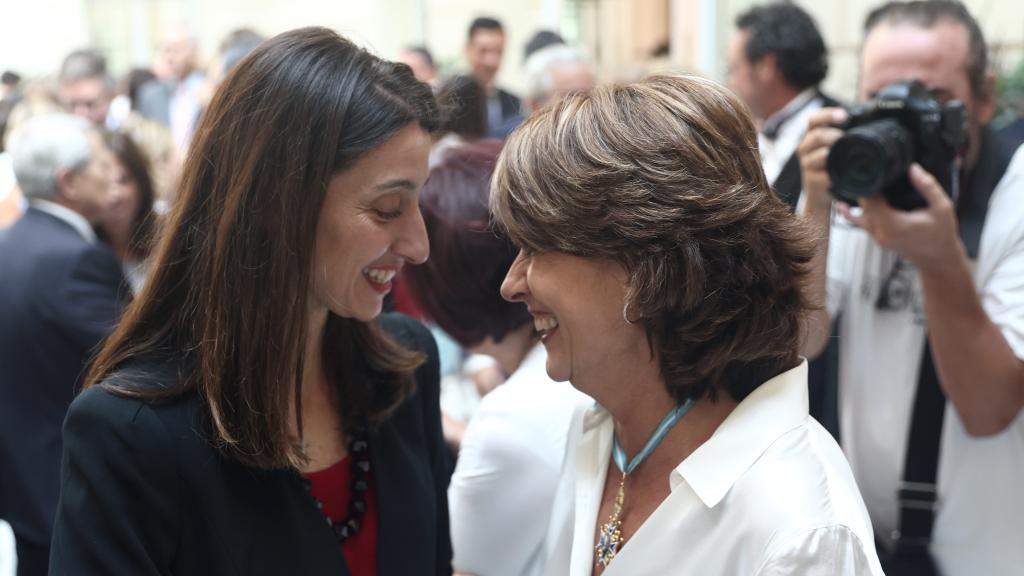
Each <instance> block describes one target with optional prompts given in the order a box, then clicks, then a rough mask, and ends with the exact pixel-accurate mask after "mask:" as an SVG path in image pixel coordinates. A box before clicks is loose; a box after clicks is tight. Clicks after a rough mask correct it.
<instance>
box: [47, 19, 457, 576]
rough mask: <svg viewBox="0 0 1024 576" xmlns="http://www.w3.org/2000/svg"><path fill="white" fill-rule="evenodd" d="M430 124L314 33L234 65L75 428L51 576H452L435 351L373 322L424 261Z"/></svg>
mask: <svg viewBox="0 0 1024 576" xmlns="http://www.w3.org/2000/svg"><path fill="white" fill-rule="evenodd" d="M436 126H437V118H436V104H435V102H434V100H433V96H432V94H431V92H430V88H429V87H427V86H426V85H424V84H421V83H419V82H417V81H416V80H415V79H414V78H413V76H412V73H411V71H410V70H409V68H408V67H406V66H405V65H401V64H395V63H391V62H386V61H383V60H380V59H378V58H376V57H374V56H372V55H370V54H369V53H367V52H366V51H364V50H362V49H360V48H358V47H356V46H355V45H353V44H352V43H350V42H349V41H347V40H345V39H343V38H341V37H339V36H338V35H336V34H335V33H333V32H331V31H329V30H326V29H322V28H304V29H300V30H294V31H291V32H287V33H284V34H281V35H279V36H277V37H275V38H273V39H271V40H268V41H267V42H265V43H263V44H262V45H261V46H260V47H259V48H257V49H256V50H255V51H254V52H252V53H251V54H250V55H249V56H248V57H246V58H245V59H244V60H243V61H242V62H241V63H239V64H238V66H237V67H236V68H235V69H234V70H233V71H232V73H231V74H230V75H229V76H228V77H227V79H226V80H225V82H224V83H223V84H222V85H221V87H220V88H219V89H218V91H217V93H216V94H215V95H214V97H213V100H212V102H211V104H210V106H209V108H208V109H207V110H206V111H205V113H204V114H203V118H202V120H201V122H200V125H199V127H198V130H197V133H196V136H195V138H194V140H193V142H192V146H191V149H190V153H189V157H188V159H187V161H186V164H185V168H184V173H183V177H182V183H181V186H180V191H179V195H178V199H177V203H176V205H175V208H174V211H173V212H172V214H171V215H170V217H169V221H168V222H167V224H166V228H165V230H164V232H163V234H162V235H161V240H160V242H159V244H158V246H157V248H156V251H155V254H154V260H153V264H152V274H151V276H150V278H149V279H148V281H147V283H146V286H145V288H144V289H143V290H142V292H141V294H139V295H138V297H137V298H136V299H135V301H134V302H133V304H132V305H131V306H130V308H128V310H127V311H126V312H125V316H124V317H123V319H122V320H121V322H120V324H119V326H118V327H117V329H116V331H115V332H114V334H113V335H112V336H111V337H110V338H109V339H108V340H107V342H106V343H105V344H104V346H103V348H102V350H100V352H99V355H98V356H97V358H96V360H95V361H94V363H93V365H92V367H91V369H90V371H89V374H88V376H87V378H86V383H85V390H84V392H82V394H81V395H80V396H79V397H78V398H77V399H76V400H75V401H74V403H73V404H72V405H71V408H70V410H69V412H68V416H67V419H66V421H65V424H64V458H63V476H62V493H61V501H60V504H59V506H58V510H57V519H56V528H55V532H54V538H53V545H52V553H51V567H50V573H51V574H76V575H78V574H84V575H91V574H97V575H99V574H165V575H173V574H182V575H185V574H303V575H317V574H323V575H325V576H326V575H332V576H336V575H339V574H350V575H352V576H357V575H376V574H380V575H387V574H390V575H394V576H399V575H401V576H405V575H407V574H449V573H450V572H451V567H450V563H451V547H450V544H449V535H448V516H447V498H446V493H445V490H446V488H447V485H448V477H449V469H450V463H449V462H447V460H446V450H445V447H444V443H443V439H442V435H441V426H440V412H439V406H438V364H437V351H436V348H435V346H434V343H433V340H432V339H431V338H430V335H429V333H428V332H427V331H426V330H425V329H424V328H423V327H422V326H420V325H419V324H417V323H415V322H413V321H411V320H409V319H407V318H403V317H400V316H395V315H384V316H380V313H381V308H382V304H383V300H384V297H385V295H386V294H387V293H388V291H389V290H390V287H391V280H392V278H393V277H394V275H395V274H396V273H397V272H398V271H399V270H401V268H402V267H403V266H405V265H406V264H419V263H422V262H423V261H424V260H426V258H427V254H428V243H427V237H426V234H425V231H424V227H423V219H422V217H421V215H420V212H419V208H418V202H417V196H418V193H419V189H420V188H421V187H422V186H423V183H424V181H425V180H426V178H427V155H428V152H429V148H430V133H431V132H432V131H433V130H435V128H436Z"/></svg>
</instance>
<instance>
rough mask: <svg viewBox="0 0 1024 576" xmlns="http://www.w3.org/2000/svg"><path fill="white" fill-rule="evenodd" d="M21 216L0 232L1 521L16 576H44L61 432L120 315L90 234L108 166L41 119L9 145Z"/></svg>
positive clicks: (93, 144) (75, 123)
mask: <svg viewBox="0 0 1024 576" xmlns="http://www.w3.org/2000/svg"><path fill="white" fill-rule="evenodd" d="M11 154H12V156H13V165H14V172H15V176H16V178H17V181H18V185H19V187H20V188H21V190H22V192H24V194H25V195H26V197H28V198H29V200H30V206H29V208H28V210H27V211H26V213H25V214H24V215H23V216H22V217H21V218H20V219H19V220H18V221H17V222H15V223H14V224H13V225H12V226H11V227H10V228H7V229H5V230H3V231H0V270H2V271H3V273H0V518H3V519H4V520H6V521H8V522H9V523H10V524H11V526H12V528H13V529H14V533H15V538H16V541H17V552H18V575H19V576H29V575H33V576H34V575H45V574H46V573H47V559H48V557H49V546H50V535H51V533H52V532H53V519H54V515H55V513H56V507H57V500H58V497H59V490H60V457H61V448H62V446H61V424H62V422H63V420H64V415H65V412H66V411H67V408H68V405H69V404H70V403H71V400H72V399H73V398H74V396H75V393H76V392H77V391H78V388H79V384H80V379H81V376H82V372H83V369H84V367H85V365H86V362H87V361H88V359H89V356H90V354H91V353H92V352H93V349H94V348H95V347H96V346H97V344H99V342H100V341H101V340H102V339H103V338H104V337H105V336H106V335H107V333H108V332H109V331H110V330H111V329H112V327H113V325H114V322H115V319H116V317H117V315H118V314H119V312H120V309H121V297H120V286H121V285H122V275H121V268H120V266H119V265H118V263H117V261H116V260H115V259H114V256H113V254H112V253H111V252H110V250H109V249H108V248H106V247H105V246H103V245H102V244H100V243H98V242H97V241H96V234H95V232H94V231H93V228H92V224H93V223H94V222H96V221H97V220H98V219H99V217H100V216H101V214H102V212H103V210H105V209H106V208H107V206H106V204H107V195H108V190H109V187H110V170H111V165H110V163H111V159H110V158H109V153H108V152H107V151H106V150H105V149H104V147H103V144H102V141H101V140H100V135H99V134H98V133H97V132H96V131H95V130H94V129H93V128H92V127H91V126H90V125H89V123H88V122H87V121H86V120H84V119H82V118H76V117H73V116H69V115H64V114H60V115H52V116H41V117H37V118H34V119H32V120H30V121H29V122H27V123H26V124H25V125H24V126H23V127H22V128H20V129H19V130H18V131H17V132H15V134H14V136H13V141H12V146H11Z"/></svg>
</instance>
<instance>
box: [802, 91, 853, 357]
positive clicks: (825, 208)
mask: <svg viewBox="0 0 1024 576" xmlns="http://www.w3.org/2000/svg"><path fill="white" fill-rule="evenodd" d="M845 120H846V111H845V110H843V109H842V108H822V109H821V110H816V111H814V112H813V113H812V114H811V117H810V121H809V123H808V128H807V134H805V135H804V137H803V140H801V141H800V145H799V146H798V147H797V150H796V153H797V156H798V157H799V158H800V178H801V180H802V184H803V198H802V199H801V201H800V205H799V209H800V212H799V214H800V216H801V217H802V218H803V219H804V220H806V221H807V222H808V224H809V225H810V226H811V227H812V228H813V229H814V230H815V232H816V233H817V235H818V243H817V246H818V250H817V252H816V253H815V255H814V260H813V261H812V269H811V279H810V283H809V284H808V289H807V297H808V300H809V301H810V302H811V303H812V304H813V306H812V311H811V312H810V313H808V315H807V322H806V324H805V329H804V333H803V335H802V337H801V342H800V353H801V354H802V355H804V356H806V357H808V358H814V357H815V356H817V355H818V354H820V353H821V351H822V350H823V349H824V348H825V344H826V342H827V341H828V336H829V334H830V333H831V332H832V320H831V319H830V318H829V316H828V309H827V307H826V306H825V287H826V283H827V282H826V279H827V278H826V264H827V261H828V234H829V223H830V220H831V217H832V197H831V196H830V195H829V188H830V187H831V185H832V183H831V180H830V179H829V176H828V170H827V169H826V167H825V161H826V159H828V151H829V149H831V147H832V144H833V143H834V142H835V141H836V140H838V139H839V138H840V137H841V136H842V135H843V131H842V130H841V129H839V128H836V125H837V124H841V123H843V122H844V121H845Z"/></svg>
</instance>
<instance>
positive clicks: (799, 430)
mask: <svg viewBox="0 0 1024 576" xmlns="http://www.w3.org/2000/svg"><path fill="white" fill-rule="evenodd" d="M491 211H492V213H493V215H494V220H495V222H496V223H497V225H498V229H499V230H502V231H504V232H505V233H507V234H508V235H509V237H510V238H511V239H512V241H513V242H514V243H515V244H516V245H518V246H520V248H521V250H520V253H519V255H518V257H517V258H516V260H515V262H514V263H513V264H512V267H511V268H510V270H509V272H508V275H507V277H506V279H505V282H504V283H503V285H502V294H503V296H504V297H505V298H506V299H508V300H511V301H516V302H525V303H526V305H527V306H528V308H529V310H530V311H531V313H532V314H533V316H534V319H535V320H534V322H535V324H536V325H537V326H539V327H540V328H542V336H541V342H542V343H543V344H544V347H545V349H546V350H547V365H546V368H547V372H548V374H549V376H551V378H552V379H554V380H556V381H566V380H568V381H570V382H571V383H572V384H573V386H574V387H576V388H577V389H579V390H580V391H582V392H585V393H587V394H588V395H590V396H591V397H593V398H594V400H595V401H596V403H597V405H596V406H592V407H590V408H589V409H588V410H587V411H586V413H585V414H584V417H583V418H582V419H580V420H577V421H576V424H575V427H574V430H575V431H571V432H570V436H569V438H570V440H569V451H570V455H567V458H572V460H571V461H570V462H575V464H574V465H569V466H567V467H566V473H565V474H564V475H563V478H562V479H563V482H564V483H563V485H562V486H560V487H559V494H560V495H565V494H574V496H570V497H568V498H563V497H559V498H556V506H557V508H556V510H555V511H554V512H553V514H552V517H551V522H550V523H549V535H548V540H547V543H546V544H545V553H546V555H547V559H546V566H545V571H546V572H545V573H547V574H551V575H556V574H557V575H559V576H564V575H566V574H569V575H571V576H588V575H590V574H604V575H605V576H617V575H627V574H628V575H630V576H643V575H652V576H653V575H658V576H666V575H682V574H716V575H744V576H746V575H751V574H760V575H767V574H803V575H808V574H810V575H818V574H820V575H823V576H824V575H826V574H827V575H829V576H834V575H836V574H840V575H879V574H881V569H880V567H879V563H878V559H877V556H876V554H875V548H874V541H873V536H872V529H871V524H870V521H869V519H868V516H867V511H866V509H865V507H864V503H863V501H862V500H861V497H860V494H859V492H858V490H857V486H856V483H855V482H854V480H853V475H852V473H851V472H850V469H849V466H848V465H847V463H846V461H845V459H844V458H843V455H842V452H841V451H840V449H839V447H838V445H837V444H836V443H835V441H834V440H833V439H832V438H831V436H829V434H828V433H827V432H826V431H825V430H824V429H823V428H822V427H821V426H820V425H819V424H818V423H817V422H816V421H814V420H813V419H811V418H809V416H808V413H807V389H806V386H807V381H806V365H805V363H804V362H803V361H802V359H801V358H800V357H799V344H800V339H801V331H802V325H803V315H804V313H805V307H806V305H807V300H806V296H805V293H804V289H803V287H804V283H805V282H806V281H807V279H808V273H809V263H810V261H811V258H812V255H813V254H814V247H813V243H812V239H811V238H810V237H809V236H808V232H807V229H806V228H805V227H803V226H802V224H801V223H800V222H799V221H798V220H797V219H796V217H795V216H792V215H791V214H790V212H789V210H788V209H787V207H786V205H785V204H784V203H783V202H781V201H780V200H779V199H778V198H777V197H776V196H775V194H774V193H773V192H772V191H771V189H770V188H769V186H768V183H767V180H766V179H765V176H764V171H763V170H762V168H761V163H760V158H759V157H758V153H757V140H756V131H755V129H754V125H753V122H752V120H751V119H750V117H749V115H748V113H747V111H746V108H745V107H744V106H743V105H742V104H741V103H740V102H739V100H738V99H737V98H736V97H735V96H734V95H733V94H732V93H731V92H729V91H728V90H727V89H726V88H724V87H723V86H720V85H718V84H716V83H714V82H712V81H710V80H705V79H701V78H696V77H689V76H654V77H651V78H648V79H646V80H644V81H641V82H638V83H634V84H623V85H605V86H601V87H598V88H596V89H594V90H593V91H591V92H589V93H587V94H577V95H573V96H568V97H566V98H565V99H563V100H561V101H559V102H557V103H555V104H552V105H551V106H549V107H547V108H545V109H543V110H542V111H541V112H539V113H538V114H536V115H535V116H533V117H531V118H530V119H528V120H527V121H526V122H525V123H524V124H523V125H522V126H521V127H520V128H519V129H518V130H517V131H516V132H515V133H513V135H512V136H511V137H510V138H509V140H508V142H507V143H506V146H505V149H504V151H503V152H502V156H501V159H500V160H499V163H498V166H497V168H496V170H495V175H494V178H493V181H492V192H491ZM569 483H572V484H573V486H572V487H571V488H566V487H565V486H566V484H569ZM509 537H510V538H512V537H516V535H515V534H509Z"/></svg>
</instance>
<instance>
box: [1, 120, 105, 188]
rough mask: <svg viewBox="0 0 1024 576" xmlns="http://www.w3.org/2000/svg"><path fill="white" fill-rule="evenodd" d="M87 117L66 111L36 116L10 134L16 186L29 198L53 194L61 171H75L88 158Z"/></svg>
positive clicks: (89, 156) (89, 129)
mask: <svg viewBox="0 0 1024 576" xmlns="http://www.w3.org/2000/svg"><path fill="white" fill-rule="evenodd" d="M92 131H93V127H92V125H90V124H89V121H88V120H85V119H84V118H79V117H77V116H72V115H70V114H63V113H62V114H48V115H45V116H37V117H35V118H31V119H29V120H28V121H26V122H25V124H23V125H21V126H20V127H18V129H17V130H15V132H14V133H13V134H12V135H11V142H10V152H11V160H12V164H13V165H14V177H15V179H17V181H18V187H19V188H21V191H22V193H24V194H25V196H27V197H29V198H42V199H44V200H45V199H50V198H53V197H55V196H56V195H57V192H58V190H57V177H58V175H59V174H60V172H61V171H62V170H71V171H76V170H80V169H82V168H84V167H85V165H86V164H88V163H89V160H91V159H92V147H91V146H90V144H89V133H90V132H92Z"/></svg>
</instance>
